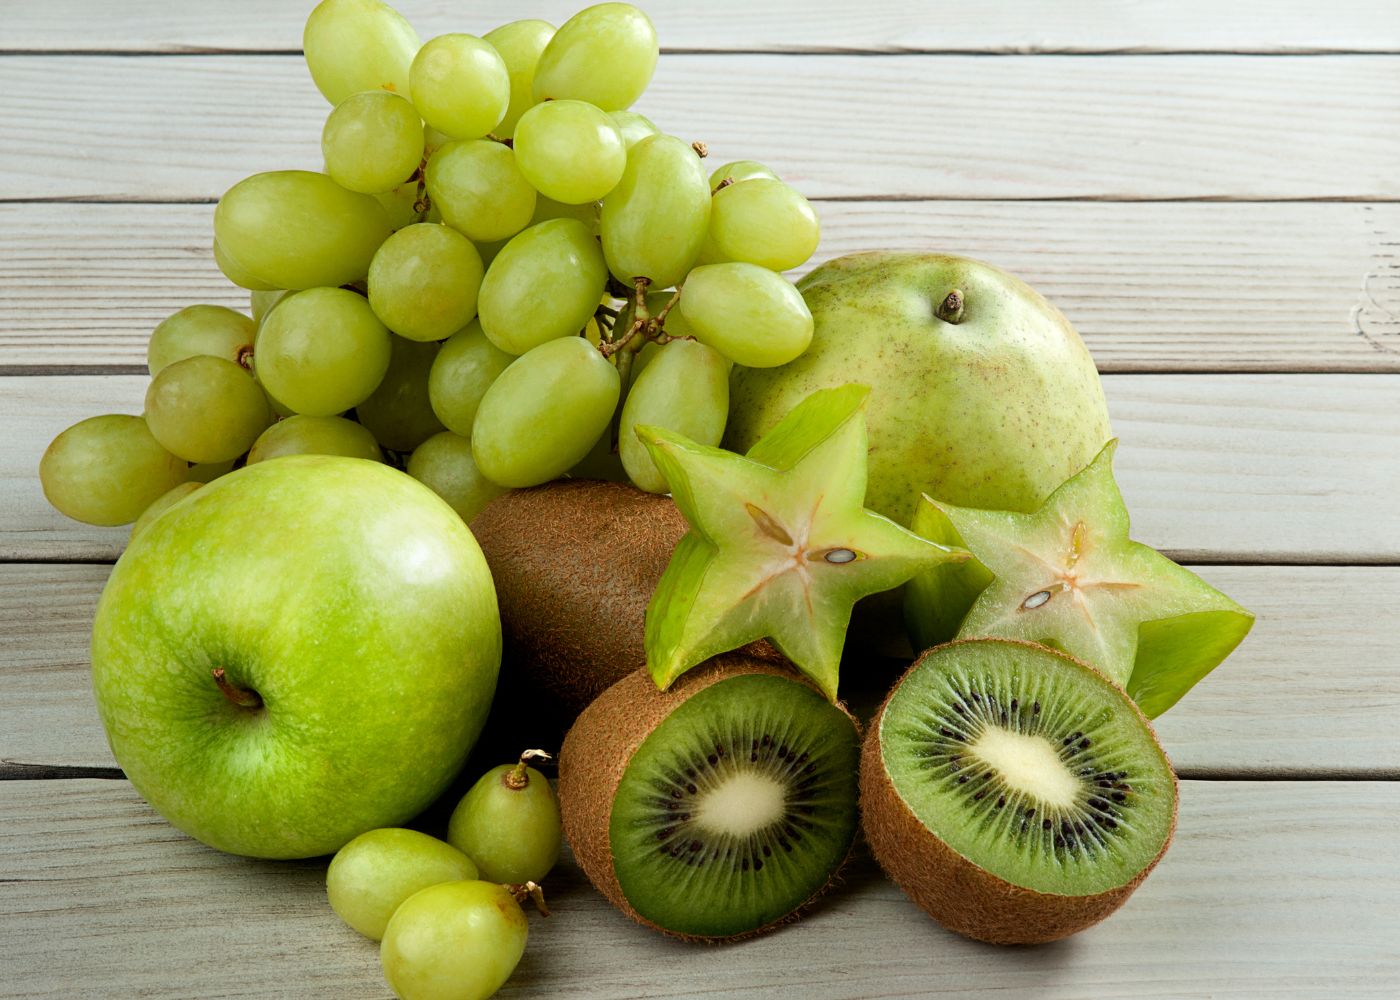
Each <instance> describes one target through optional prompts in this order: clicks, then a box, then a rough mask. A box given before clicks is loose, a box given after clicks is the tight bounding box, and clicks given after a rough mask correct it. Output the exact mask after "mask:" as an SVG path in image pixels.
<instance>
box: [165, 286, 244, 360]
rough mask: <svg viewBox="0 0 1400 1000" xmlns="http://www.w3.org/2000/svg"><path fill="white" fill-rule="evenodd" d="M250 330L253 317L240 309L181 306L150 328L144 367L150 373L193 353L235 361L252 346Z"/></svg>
mask: <svg viewBox="0 0 1400 1000" xmlns="http://www.w3.org/2000/svg"><path fill="white" fill-rule="evenodd" d="M254 294H268V293H266V292H263V293H254ZM253 331H254V325H253V321H252V320H251V319H249V318H248V317H247V316H244V315H243V314H242V313H241V312H234V311H233V310H232V309H225V308H224V307H223V306H185V308H183V309H181V310H180V311H179V312H177V313H175V314H173V315H171V316H167V317H166V318H165V319H163V320H161V322H160V325H159V326H157V327H156V328H155V330H154V331H152V333H151V339H150V342H149V343H148V344H147V345H146V367H147V368H149V369H150V372H151V374H152V375H154V374H155V373H156V372H158V371H160V370H161V369H162V368H164V367H165V366H166V365H170V364H174V363H175V362H176V361H183V360H185V359H186V358H191V357H194V356H195V355H196V354H210V355H213V356H214V357H216V358H226V359H227V360H229V361H237V360H238V359H239V358H240V357H241V356H242V354H243V352H244V351H245V350H247V349H249V348H251V347H252V346H253Z"/></svg>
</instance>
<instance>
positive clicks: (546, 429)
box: [472, 337, 622, 487]
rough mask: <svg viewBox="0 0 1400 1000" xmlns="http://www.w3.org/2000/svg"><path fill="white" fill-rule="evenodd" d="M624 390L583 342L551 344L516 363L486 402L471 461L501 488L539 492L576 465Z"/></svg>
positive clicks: (570, 339)
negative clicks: (537, 488) (538, 488)
mask: <svg viewBox="0 0 1400 1000" xmlns="http://www.w3.org/2000/svg"><path fill="white" fill-rule="evenodd" d="M621 391H622V386H621V383H620V381H619V379H618V375H617V369H616V368H614V367H613V366H612V365H611V364H609V363H608V361H607V359H605V358H604V357H603V356H602V355H601V354H600V353H599V352H598V350H597V348H595V347H594V346H593V345H592V344H590V343H589V342H588V341H586V340H584V339H583V338H582V337H561V338H559V339H557V340H551V341H547V342H546V343H543V344H541V345H540V346H539V347H536V348H535V349H534V350H532V351H530V352H528V353H527V354H524V355H522V356H521V357H519V358H517V359H516V360H515V361H513V362H512V363H511V365H510V367H509V368H507V369H506V370H505V371H503V372H502V373H501V375H500V377H499V378H497V379H496V381H495V382H493V383H491V388H489V389H487V390H486V395H485V396H484V397H482V400H481V406H480V407H479V408H478V409H477V412H476V422H475V424H474V425H473V428H472V455H473V457H474V458H475V459H476V464H477V468H479V469H480V470H481V471H482V473H483V474H484V475H485V476H486V478H487V479H489V480H491V481H492V482H493V483H497V484H498V485H500V486H511V487H520V486H538V485H539V484H540V483H546V482H549V480H551V479H554V478H555V477H556V476H559V475H561V474H563V473H564V472H567V471H568V470H569V469H570V468H572V467H573V466H575V465H577V464H578V463H579V461H580V460H582V459H583V457H584V456H585V455H587V454H588V450H589V449H590V448H592V447H593V442H595V441H597V440H598V437H599V435H601V434H602V433H603V430H604V429H605V428H606V427H607V426H608V422H609V421H610V420H611V419H612V415H613V411H614V410H616V409H617V400H618V396H619V395H620V394H621Z"/></svg>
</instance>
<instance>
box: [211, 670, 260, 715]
mask: <svg viewBox="0 0 1400 1000" xmlns="http://www.w3.org/2000/svg"><path fill="white" fill-rule="evenodd" d="M209 672H210V673H211V674H213V675H214V683H215V684H217V685H219V691H220V692H221V693H222V694H223V696H224V697H225V698H227V699H228V700H229V702H230V703H231V704H234V705H237V706H238V707H239V708H247V709H254V708H262V704H263V700H262V697H261V696H260V695H259V694H258V693H257V692H256V691H250V690H247V689H246V688H240V687H234V686H233V685H232V684H231V683H230V682H229V679H228V677H227V676H225V675H224V668H223V667H215V668H214V669H213V670H211V671H209Z"/></svg>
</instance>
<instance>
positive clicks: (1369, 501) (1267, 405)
mask: <svg viewBox="0 0 1400 1000" xmlns="http://www.w3.org/2000/svg"><path fill="white" fill-rule="evenodd" d="M146 382H147V380H146V379H145V378H142V377H140V376H134V375H109V376H48V377H37V376H14V377H8V378H0V412H4V413H7V414H12V415H13V416H12V419H11V422H10V424H9V427H8V433H7V434H5V435H4V436H3V437H0V510H4V511H6V515H7V516H6V518H5V521H4V522H3V523H0V559H11V560H15V559H18V560H33V559H43V560H52V559H112V558H115V557H116V555H117V553H118V552H119V551H120V550H121V547H122V545H123V543H124V539H125V537H126V529H123V528H90V527H87V526H84V525H79V524H76V523H75V522H72V521H69V520H67V519H66V518H64V517H63V516H62V515H60V514H58V513H57V512H56V511H54V510H52V509H51V508H50V507H49V506H48V504H47V503H46V502H45V501H44V499H43V496H42V494H41V492H40V489H39V482H38V478H37V475H36V469H37V467H38V463H39V458H40V456H41V455H42V453H43V450H44V448H45V447H47V445H48V443H49V441H50V440H51V439H52V438H53V437H54V436H55V435H56V434H58V433H59V432H60V431H62V430H63V429H64V428H65V427H67V426H69V425H70V424H73V423H75V422H76V421H78V420H80V419H82V418H83V417H87V416H93V415H96V414H99V413H140V412H141V407H142V398H143V396H144V393H145V387H146ZM1104 384H1105V387H1106V391H1107V393H1108V398H1109V407H1110V410H1111V411H1112V414H1113V418H1114V427H1115V431H1116V433H1117V434H1118V435H1119V437H1120V438H1121V439H1122V447H1121V448H1120V450H1119V453H1118V462H1117V465H1118V470H1119V481H1120V483H1121V485H1122V487H1123V492H1124V494H1125V495H1126V497H1127V499H1128V505H1129V508H1130V509H1131V510H1132V511H1133V520H1134V534H1135V535H1136V536H1137V537H1138V538H1140V539H1141V540H1142V541H1144V542H1147V543H1148V544H1151V545H1154V546H1156V547H1158V548H1161V549H1166V550H1168V551H1170V552H1172V553H1173V554H1174V555H1176V556H1177V557H1178V558H1179V559H1182V560H1185V561H1207V562H1215V561H1221V560H1227V561H1243V562H1280V561H1281V562H1299V561H1303V562H1363V563H1364V562H1394V561H1397V560H1400V504H1396V503H1395V497H1396V496H1400V447H1397V441H1400V376H1396V375H1229V376H1227V375H1110V376H1108V377H1107V378H1105V380H1104Z"/></svg>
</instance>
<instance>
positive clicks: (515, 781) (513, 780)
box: [501, 750, 554, 791]
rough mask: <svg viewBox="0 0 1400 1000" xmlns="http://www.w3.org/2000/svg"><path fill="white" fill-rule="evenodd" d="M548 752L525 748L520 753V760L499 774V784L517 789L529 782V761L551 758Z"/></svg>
mask: <svg viewBox="0 0 1400 1000" xmlns="http://www.w3.org/2000/svg"><path fill="white" fill-rule="evenodd" d="M553 759H554V758H553V757H551V756H550V755H549V754H547V753H545V752H544V751H543V750H526V751H525V752H524V753H522V754H521V755H520V761H519V763H517V764H516V765H515V766H514V767H512V768H511V769H510V770H509V771H507V772H506V773H505V774H503V775H501V784H503V785H505V786H506V787H507V788H513V789H515V790H516V791H519V790H520V789H522V788H525V787H527V786H528V785H529V784H530V773H529V763H530V761H532V760H540V761H545V760H553Z"/></svg>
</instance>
